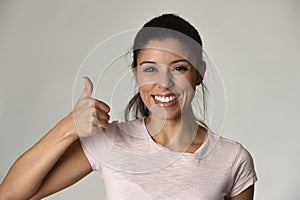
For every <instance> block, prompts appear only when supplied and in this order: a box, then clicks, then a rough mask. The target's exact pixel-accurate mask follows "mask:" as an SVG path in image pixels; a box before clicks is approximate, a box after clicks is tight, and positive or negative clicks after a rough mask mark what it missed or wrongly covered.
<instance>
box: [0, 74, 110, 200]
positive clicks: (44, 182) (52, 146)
mask: <svg viewBox="0 0 300 200" xmlns="http://www.w3.org/2000/svg"><path fill="white" fill-rule="evenodd" d="M85 83H86V87H85V89H84V91H83V93H82V95H81V96H80V98H79V100H78V102H77V104H76V106H75V108H74V110H73V111H72V112H71V113H70V114H69V115H68V116H67V117H65V118H64V119H63V120H61V121H60V122H59V123H58V124H57V125H56V126H55V127H54V128H52V129H51V130H50V131H49V132H48V133H47V134H46V135H45V136H44V137H43V138H42V139H41V140H40V141H39V142H38V143H37V144H35V145H34V146H33V147H32V148H31V149H29V150H28V151H27V152H25V153H24V154H23V155H22V156H21V157H20V158H19V159H18V160H17V161H16V162H15V163H14V164H13V166H12V167H11V169H10V170H9V172H8V174H7V175H6V177H5V179H4V180H3V182H2V183H1V185H0V199H1V200H6V199H7V200H8V199H22V200H23V199H30V198H31V197H33V198H38V197H39V196H45V195H48V194H51V193H54V192H56V191H58V190H61V189H63V188H65V187H67V186H69V185H71V184H73V183H75V182H76V181H78V180H79V179H81V178H82V177H83V176H85V175H86V174H88V173H89V172H90V171H91V166H90V165H89V162H88V161H87V159H86V157H85V155H84V154H83V151H82V149H81V146H80V142H79V139H78V138H79V136H81V137H88V136H91V135H95V134H99V133H100V132H102V129H105V128H106V127H107V126H108V120H109V115H108V112H109V107H108V106H107V105H106V104H105V103H103V102H101V101H98V100H96V99H93V98H91V93H92V90H93V84H92V82H91V81H90V79H88V78H85ZM100 134H101V133H100ZM79 164H80V167H79Z"/></svg>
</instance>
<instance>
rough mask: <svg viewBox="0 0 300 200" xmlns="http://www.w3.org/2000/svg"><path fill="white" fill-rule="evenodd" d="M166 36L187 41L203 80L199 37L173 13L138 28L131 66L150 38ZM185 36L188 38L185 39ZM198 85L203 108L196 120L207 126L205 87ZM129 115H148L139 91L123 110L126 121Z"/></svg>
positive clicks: (164, 37) (163, 37)
mask: <svg viewBox="0 0 300 200" xmlns="http://www.w3.org/2000/svg"><path fill="white" fill-rule="evenodd" d="M166 38H174V39H177V40H179V41H180V42H182V43H183V44H186V43H189V44H186V45H188V48H192V49H191V50H192V52H193V53H194V54H195V55H196V56H195V57H196V66H195V67H196V68H197V69H198V75H200V76H201V78H202V80H203V76H204V74H200V73H199V67H201V63H202V62H203V60H202V40H201V37H200V35H199V33H198V31H197V30H196V29H195V27H194V26H192V25H191V24H190V23H189V22H187V21H186V20H184V19H183V18H181V17H179V16H177V15H174V14H163V15H161V16H159V17H156V18H153V19H152V20H150V21H149V22H147V23H146V24H145V25H144V26H143V27H142V28H141V29H140V31H139V32H138V33H137V35H136V37H135V39H134V44H133V62H132V67H133V68H136V67H137V57H138V53H139V50H140V49H142V48H143V47H145V46H146V44H147V43H148V42H149V41H150V40H162V39H166ZM185 38H190V39H189V40H186V39H185ZM188 41H192V42H188ZM195 44H196V45H195ZM198 87H202V88H201V89H202V90H201V91H202V93H203V95H202V104H203V105H202V107H203V109H204V110H203V114H202V116H201V119H197V120H198V121H199V122H200V123H201V124H202V125H203V126H205V127H207V125H206V123H205V116H206V92H207V88H206V87H205V85H204V84H203V82H202V83H201V85H200V86H198ZM130 115H132V116H133V118H135V119H138V118H140V117H146V116H149V115H150V111H149V110H148V108H147V107H146V106H145V104H144V103H143V101H142V99H141V96H140V93H139V92H138V93H137V94H135V95H134V97H133V98H132V99H131V100H130V101H129V104H128V106H127V108H126V111H125V119H126V121H127V120H129V118H130Z"/></svg>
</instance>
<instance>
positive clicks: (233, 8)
mask: <svg viewBox="0 0 300 200" xmlns="http://www.w3.org/2000/svg"><path fill="white" fill-rule="evenodd" d="M165 12H174V13H176V14H179V15H181V16H182V17H184V18H186V19H187V20H189V21H190V22H191V23H192V24H194V25H195V26H196V27H197V29H198V30H199V31H200V34H201V36H202V38H203V41H204V44H205V48H206V49H207V50H208V51H209V53H210V55H211V56H212V58H213V59H214V61H215V63H216V64H217V65H218V67H219V70H220V73H221V75H222V78H223V81H224V85H225V88H226V96H227V104H226V121H225V126H224V128H223V132H222V135H223V136H225V137H227V138H230V139H233V140H236V141H239V142H241V143H242V144H243V145H244V146H245V147H246V148H247V149H248V150H249V151H250V152H251V154H252V156H253V158H254V161H255V167H256V171H257V175H258V178H259V180H258V182H257V184H256V189H255V190H256V191H255V197H256V199H262V200H265V199H273V200H276V199H278V200H282V199H299V198H300V195H299V192H298V191H297V190H298V188H299V185H300V173H299V169H300V160H299V153H300V145H299V140H300V136H299V133H300V132H299V130H300V129H299V115H298V114H299V111H300V106H299V102H300V92H299V85H300V80H299V75H300V59H299V56H300V55H299V52H300V39H299V35H300V26H299V19H300V2H299V1H297V0H281V1H278V0H251V1H250V0H249V1H239V0H228V1H204V0H202V1H199V0H189V1H171V0H164V1H158V0H152V1H145V0H139V1H96V0H94V1H83V0H82V1H71V0H68V1H59V0H51V1H50V0H46V1H34V0H27V1H16V0H1V1H0V94H1V98H0V180H2V179H3V178H4V176H5V174H6V173H7V171H8V170H9V167H10V166H11V165H12V164H13V162H14V161H15V160H16V159H17V158H18V157H19V156H20V155H21V154H22V153H23V152H24V151H26V150H27V149H28V148H30V147H31V146H32V145H33V144H34V143H35V142H36V141H37V140H39V139H40V138H41V137H42V136H43V135H44V134H45V133H46V132H47V131H48V130H49V129H51V127H53V126H54V125H55V124H56V123H57V122H58V121H59V120H60V119H62V118H63V117H64V116H66V115H67V114H68V113H69V112H70V111H71V109H72V90H73V83H74V80H75V76H76V73H77V70H78V68H79V66H80V64H81V63H82V61H83V59H84V58H85V57H86V55H87V54H88V53H89V52H90V50H91V49H92V48H94V47H95V46H96V45H97V44H98V43H100V42H101V41H103V40H105V39H106V38H108V37H110V36H111V35H114V34H117V33H119V32H122V31H125V30H128V29H132V28H137V27H141V26H142V25H143V24H144V23H145V22H146V21H147V20H149V19H151V18H152V17H154V16H157V15H159V14H162V13H165ZM112 84H113V83H112ZM98 98H100V97H98ZM100 99H101V98H100ZM47 199H104V188H103V183H102V180H101V179H100V176H99V174H97V173H93V174H91V175H89V176H88V177H86V178H84V179H83V180H82V181H80V182H79V183H77V184H75V185H74V186H72V187H70V188H68V189H66V190H64V191H62V192H60V193H58V194H55V195H53V196H51V197H48V198H47Z"/></svg>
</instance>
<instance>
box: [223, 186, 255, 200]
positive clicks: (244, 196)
mask: <svg viewBox="0 0 300 200" xmlns="http://www.w3.org/2000/svg"><path fill="white" fill-rule="evenodd" d="M253 196H254V185H252V186H250V187H248V188H247V189H246V190H244V191H243V192H242V193H240V194H238V195H237V196H234V197H232V198H230V199H228V200H253Z"/></svg>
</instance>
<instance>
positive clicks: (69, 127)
mask: <svg viewBox="0 0 300 200" xmlns="http://www.w3.org/2000/svg"><path fill="white" fill-rule="evenodd" d="M56 128H57V129H58V130H59V132H61V133H63V136H64V138H70V139H72V140H74V141H75V140H77V139H78V138H79V136H78V133H77V130H76V125H75V122H74V120H73V114H72V113H70V114H69V115H67V116H66V117H65V118H63V119H62V120H61V121H60V122H59V123H58V124H57V125H56Z"/></svg>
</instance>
